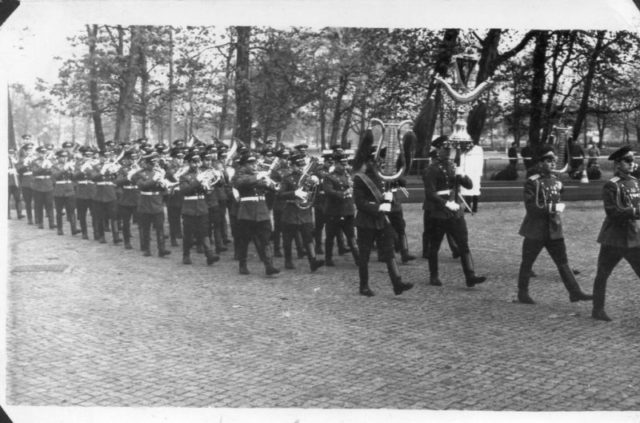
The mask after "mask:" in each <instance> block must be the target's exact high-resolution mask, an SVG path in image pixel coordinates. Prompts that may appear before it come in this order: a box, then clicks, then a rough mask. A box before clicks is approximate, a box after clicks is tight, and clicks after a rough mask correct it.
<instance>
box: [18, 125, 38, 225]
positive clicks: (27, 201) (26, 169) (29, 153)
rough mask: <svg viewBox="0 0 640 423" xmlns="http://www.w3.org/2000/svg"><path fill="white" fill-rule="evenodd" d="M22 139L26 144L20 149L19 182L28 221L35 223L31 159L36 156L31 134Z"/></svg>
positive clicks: (30, 223)
mask: <svg viewBox="0 0 640 423" xmlns="http://www.w3.org/2000/svg"><path fill="white" fill-rule="evenodd" d="M22 139H23V140H24V141H25V144H24V145H23V146H22V147H21V148H20V150H19V157H18V163H17V165H16V169H17V171H18V175H19V177H18V182H19V184H20V191H21V192H22V200H23V201H24V208H25V212H26V213H27V222H28V223H29V225H33V209H32V205H33V190H32V189H31V187H32V184H33V171H32V170H31V161H32V160H33V159H34V158H35V157H34V151H33V143H31V141H30V139H31V136H30V135H23V136H22Z"/></svg>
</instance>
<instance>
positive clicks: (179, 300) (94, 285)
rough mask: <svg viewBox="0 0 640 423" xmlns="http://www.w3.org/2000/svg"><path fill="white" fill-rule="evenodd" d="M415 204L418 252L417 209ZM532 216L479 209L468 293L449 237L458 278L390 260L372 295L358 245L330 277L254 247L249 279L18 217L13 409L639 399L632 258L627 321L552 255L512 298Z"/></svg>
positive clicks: (578, 406)
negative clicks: (270, 263) (483, 277)
mask: <svg viewBox="0 0 640 423" xmlns="http://www.w3.org/2000/svg"><path fill="white" fill-rule="evenodd" d="M406 215H407V221H408V228H410V229H414V228H415V230H414V231H413V233H411V236H410V245H411V247H412V250H413V251H414V252H416V253H418V254H419V253H420V240H419V238H420V232H421V230H422V229H421V223H419V222H421V210H420V205H418V204H411V205H407V206H406ZM522 216H523V208H522V205H521V204H516V203H499V204H498V203H494V204H481V205H480V213H478V214H477V215H475V216H469V217H468V222H469V228H470V239H471V247H472V251H473V252H474V258H475V261H476V267H477V270H478V273H480V274H487V275H489V277H490V279H489V281H488V282H487V283H485V284H483V285H481V286H478V287H476V288H472V289H468V288H466V287H465V286H464V282H463V280H462V271H461V267H460V264H459V262H457V261H454V260H453V259H451V258H450V253H449V251H448V249H447V248H446V247H445V248H444V249H443V251H442V253H441V257H442V264H441V268H442V271H441V273H442V275H441V279H442V280H443V282H444V286H443V287H432V286H428V285H426V284H425V280H426V274H427V264H426V260H424V259H418V260H416V261H415V262H412V263H411V264H409V265H405V266H402V267H401V270H402V272H403V279H404V280H406V281H411V282H415V283H416V287H415V288H414V289H413V290H411V291H408V292H406V293H405V294H403V295H401V296H394V295H393V292H392V290H391V286H390V284H389V282H388V279H387V276H386V271H385V269H384V267H383V264H381V263H377V262H375V263H372V265H371V266H372V271H371V279H372V283H371V285H372V288H373V289H374V290H375V291H376V293H377V295H376V296H375V297H373V298H364V297H361V296H359V295H357V271H356V268H355V267H354V265H353V263H352V261H351V259H350V258H349V257H347V256H342V257H338V258H337V260H336V261H337V266H336V267H335V268H322V269H320V270H319V271H317V272H316V273H315V274H310V273H309V270H308V265H307V264H306V262H303V261H300V260H299V261H298V262H297V267H298V268H297V269H296V270H295V271H283V273H281V274H280V275H278V276H277V277H266V276H264V269H263V267H262V265H261V264H260V263H259V262H258V259H257V257H256V256H255V252H254V251H253V250H252V254H253V255H252V257H251V259H250V269H251V270H252V272H253V273H252V275H250V276H246V277H241V276H239V275H238V274H237V263H236V262H234V261H232V260H231V254H230V253H229V252H227V253H224V254H223V259H222V260H221V261H220V262H218V263H216V264H214V265H213V266H211V267H207V266H206V264H205V259H204V257H203V256H202V255H198V254H196V255H195V256H194V264H193V265H192V266H184V265H182V264H180V259H181V254H180V249H179V248H173V254H172V255H171V256H169V257H167V258H162V259H161V258H158V257H149V258H147V257H142V255H141V253H140V251H137V250H133V251H126V250H124V249H123V247H122V246H121V245H120V246H114V245H112V244H107V245H101V244H98V243H97V242H95V241H84V240H81V239H80V238H79V237H78V236H76V237H71V236H70V235H65V236H57V235H56V234H55V231H51V230H38V229H35V228H34V227H33V226H27V225H26V223H25V222H24V221H16V220H11V221H9V236H10V263H9V269H10V270H11V272H10V274H9V278H8V286H7V294H8V300H7V303H8V306H9V309H8V316H7V353H8V354H7V363H8V372H7V403H8V404H9V405H56V406H65V405H77V406H179V407H234V408H235V407H300V408H396V409H431V410H453V409H458V410H526V411H536V410H549V411H558V410H638V409H640V361H639V360H638V351H639V349H638V344H639V342H638V341H639V339H640V334H639V331H638V328H639V327H640V295H639V294H640V284H639V282H640V281H638V279H637V277H636V276H635V274H633V272H632V270H631V269H630V267H629V266H628V265H627V264H626V263H622V264H620V265H619V266H618V267H617V268H616V270H615V271H614V274H613V275H612V277H611V279H610V283H609V285H610V289H609V291H608V297H607V311H608V312H609V315H610V316H611V317H612V318H613V319H614V321H613V322H611V323H603V322H596V321H594V320H592V319H591V318H590V311H591V304H590V303H584V302H582V303H570V302H569V300H568V294H567V293H566V291H565V290H564V287H563V285H562V283H561V282H560V279H559V276H558V274H557V271H556V270H555V269H554V268H553V267H552V266H553V264H552V262H551V260H550V259H549V257H548V255H547V254H546V253H544V252H543V253H542V254H541V256H540V258H539V259H538V262H537V263H536V265H535V267H534V268H535V270H536V272H537V273H538V277H537V278H535V279H533V280H532V284H531V295H532V297H533V298H534V299H535V300H536V301H537V302H538V303H537V304H536V305H533V306H531V305H522V304H518V303H515V302H514V300H515V293H516V287H515V284H516V282H515V281H516V277H517V271H518V265H519V258H520V248H521V238H520V237H519V236H518V235H517V230H518V227H519V224H520V221H521V219H522ZM602 216H603V211H602V209H601V206H600V204H598V203H597V202H579V203H571V204H570V205H569V207H568V210H567V212H566V213H565V219H564V221H565V229H566V230H565V232H566V237H567V243H568V248H569V257H570V263H571V265H572V266H573V267H574V268H578V269H579V270H580V271H581V274H580V275H579V276H578V281H579V283H580V284H581V286H582V287H583V288H584V289H585V290H586V291H590V290H591V287H592V284H593V277H594V275H595V270H596V257H597V253H598V245H597V244H596V242H595V238H596V236H597V232H598V230H599V227H600V223H601V220H602ZM65 229H66V228H65ZM108 235H109V234H108ZM135 243H137V240H135ZM134 245H135V244H134ZM154 245H155V242H153V241H152V246H154ZM281 260H282V259H278V262H279V263H278V264H282V263H281ZM40 265H42V266H43V267H38V266H40ZM45 265H46V266H45ZM35 270H41V271H35Z"/></svg>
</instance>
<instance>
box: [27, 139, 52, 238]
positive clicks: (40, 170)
mask: <svg viewBox="0 0 640 423" xmlns="http://www.w3.org/2000/svg"><path fill="white" fill-rule="evenodd" d="M36 153H38V157H37V158H36V159H35V160H33V161H32V162H31V171H32V172H33V182H32V183H31V189H32V190H33V200H34V203H35V204H34V206H35V221H36V225H38V228H40V229H44V221H43V219H44V215H43V211H46V213H47V218H48V219H49V229H55V227H56V225H55V223H53V221H54V219H53V179H51V168H52V167H53V157H52V154H51V153H49V152H48V150H47V149H46V148H45V147H44V146H40V147H38V148H37V149H36Z"/></svg>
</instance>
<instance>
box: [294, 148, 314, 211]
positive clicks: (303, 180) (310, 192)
mask: <svg viewBox="0 0 640 423" xmlns="http://www.w3.org/2000/svg"><path fill="white" fill-rule="evenodd" d="M317 164H318V158H317V157H311V158H310V160H309V162H308V163H307V164H306V165H305V166H304V168H303V169H302V174H301V175H300V178H299V179H298V188H299V189H302V190H303V191H304V192H305V193H306V194H307V195H306V196H305V197H304V198H298V197H296V200H295V201H296V206H298V208H299V209H302V210H307V209H309V208H310V207H311V206H313V203H314V202H315V200H316V195H317V194H318V189H319V187H320V181H319V180H318V177H317V176H316V175H313V174H311V172H312V171H313V169H315V167H316V165H317Z"/></svg>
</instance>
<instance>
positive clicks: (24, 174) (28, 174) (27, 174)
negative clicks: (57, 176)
mask: <svg viewBox="0 0 640 423" xmlns="http://www.w3.org/2000/svg"><path fill="white" fill-rule="evenodd" d="M22 175H23V176H31V175H33V172H25V173H23V174H22Z"/></svg>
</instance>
